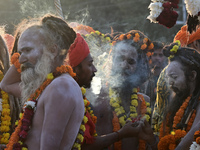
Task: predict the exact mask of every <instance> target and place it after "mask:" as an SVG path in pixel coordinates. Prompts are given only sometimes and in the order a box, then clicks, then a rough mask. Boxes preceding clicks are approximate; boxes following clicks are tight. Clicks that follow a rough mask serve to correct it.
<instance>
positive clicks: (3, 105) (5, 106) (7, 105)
mask: <svg viewBox="0 0 200 150" xmlns="http://www.w3.org/2000/svg"><path fill="white" fill-rule="evenodd" d="M2 108H3V109H5V108H7V109H9V108H10V105H9V104H2Z"/></svg>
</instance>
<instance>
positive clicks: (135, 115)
mask: <svg viewBox="0 0 200 150" xmlns="http://www.w3.org/2000/svg"><path fill="white" fill-rule="evenodd" d="M137 115H138V114H137V113H131V114H130V117H133V118H136V117H137Z"/></svg>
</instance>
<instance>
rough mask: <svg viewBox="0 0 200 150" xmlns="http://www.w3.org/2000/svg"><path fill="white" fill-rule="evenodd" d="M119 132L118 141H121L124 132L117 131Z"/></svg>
mask: <svg viewBox="0 0 200 150" xmlns="http://www.w3.org/2000/svg"><path fill="white" fill-rule="evenodd" d="M115 133H116V134H117V141H120V140H121V139H122V134H121V132H120V131H116V132H115Z"/></svg>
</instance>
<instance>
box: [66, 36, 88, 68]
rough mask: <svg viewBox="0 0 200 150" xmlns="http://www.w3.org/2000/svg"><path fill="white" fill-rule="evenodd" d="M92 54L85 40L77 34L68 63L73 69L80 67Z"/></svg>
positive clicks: (70, 50)
mask: <svg viewBox="0 0 200 150" xmlns="http://www.w3.org/2000/svg"><path fill="white" fill-rule="evenodd" d="M89 53H90V50H89V46H88V44H87V43H86V41H85V40H84V38H83V37H82V36H81V35H80V34H79V33H77V34H76V39H75V41H74V43H73V44H72V45H71V46H70V49H69V55H68V56H69V58H68V59H69V60H68V63H69V65H70V66H72V67H76V66H78V65H79V64H80V63H81V62H82V61H83V60H84V59H85V58H86V57H87V56H88V54H89Z"/></svg>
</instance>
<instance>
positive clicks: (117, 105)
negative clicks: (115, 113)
mask: <svg viewBox="0 0 200 150" xmlns="http://www.w3.org/2000/svg"><path fill="white" fill-rule="evenodd" d="M111 106H112V107H115V108H116V107H120V105H119V104H118V103H113V104H112V105H111Z"/></svg>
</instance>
